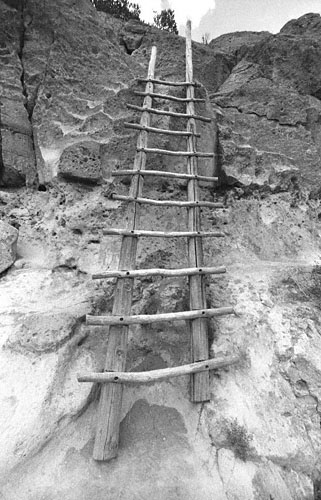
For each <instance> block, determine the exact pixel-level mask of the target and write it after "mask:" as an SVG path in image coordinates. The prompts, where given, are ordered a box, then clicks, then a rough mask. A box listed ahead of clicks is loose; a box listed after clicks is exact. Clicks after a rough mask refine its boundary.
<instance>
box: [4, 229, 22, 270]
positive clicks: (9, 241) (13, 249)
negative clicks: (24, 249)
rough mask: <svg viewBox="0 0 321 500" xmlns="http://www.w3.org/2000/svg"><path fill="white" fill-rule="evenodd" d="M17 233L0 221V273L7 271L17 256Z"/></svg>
mask: <svg viewBox="0 0 321 500" xmlns="http://www.w3.org/2000/svg"><path fill="white" fill-rule="evenodd" d="M17 240H18V231H17V229H16V228H15V227H12V226H9V224H6V223H5V222H1V221H0V273H3V271H5V270H6V269H8V268H9V267H10V266H12V264H13V263H14V261H15V260H16V256H17Z"/></svg>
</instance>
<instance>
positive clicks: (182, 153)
mask: <svg viewBox="0 0 321 500" xmlns="http://www.w3.org/2000/svg"><path fill="white" fill-rule="evenodd" d="M137 151H142V152H143V153H159V154H163V155H170V156H198V157H199V158H213V156H214V153H198V152H196V151H170V150H168V149H156V148H137Z"/></svg>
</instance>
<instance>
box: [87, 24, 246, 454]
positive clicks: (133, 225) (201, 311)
mask: <svg viewBox="0 0 321 500" xmlns="http://www.w3.org/2000/svg"><path fill="white" fill-rule="evenodd" d="M155 64H156V47H153V48H152V52H151V58H150V63H149V68H148V76H147V79H146V80H141V81H143V82H145V83H146V89H145V92H135V93H136V94H138V95H141V96H143V97H144V102H143V106H142V107H138V106H134V105H128V107H129V108H131V109H135V110H137V111H140V112H141V121H140V124H132V123H127V124H126V126H127V127H130V128H133V129H137V130H139V135H138V141H137V152H136V155H135V161H134V168H133V170H118V171H114V172H112V174H113V175H114V176H131V185H130V192H129V196H120V195H113V199H115V200H121V201H123V200H124V201H128V202H132V203H131V205H132V211H131V212H130V214H129V217H128V223H127V227H126V228H125V229H106V230H104V234H105V235H120V236H122V244H121V250H120V259H119V266H118V270H117V271H108V272H103V273H100V274H96V275H94V276H93V278H94V279H102V278H115V277H116V278H117V281H116V288H115V293H114V303H113V310H112V315H111V316H87V324H88V325H104V326H106V325H108V326H109V335H108V342H107V356H106V362H105V367H104V371H103V372H102V373H88V374H80V375H78V380H79V381H80V382H99V383H101V384H103V385H102V387H101V394H100V400H99V408H98V418H97V431H96V439H95V445H94V452H93V456H94V459H95V460H110V459H111V458H114V457H116V456H117V453H118V441H119V424H120V413H121V405H122V392H123V384H124V383H136V384H138V383H146V382H151V381H160V380H164V379H167V378H170V377H176V376H179V375H185V374H192V375H191V401H193V402H195V403H198V402H202V401H208V400H209V399H210V384H209V370H211V369H218V368H222V367H226V366H229V365H231V364H234V363H236V362H237V361H238V359H239V358H238V357H237V356H226V357H224V358H215V359H209V347H208V327H207V318H210V317H214V316H220V315H224V314H232V313H233V312H234V310H233V308H232V307H221V308H216V309H207V308H206V295H205V279H204V278H205V276H206V275H209V274H217V275H219V274H223V273H225V272H226V269H225V268H224V267H204V262H203V260H204V259H203V245H202V239H203V238H204V237H209V238H212V237H214V238H217V237H223V236H224V234H223V233H222V232H220V231H213V232H204V231H202V230H201V222H200V209H201V207H211V208H213V209H216V208H223V205H222V204H220V203H212V202H207V201H206V202H204V201H200V199H199V182H200V181H202V182H209V183H213V182H214V181H217V178H215V177H209V176H202V175H199V174H198V161H197V159H198V158H199V157H202V158H213V153H201V152H198V151H197V149H196V138H197V137H199V134H197V132H196V120H199V121H203V122H211V119H210V118H207V117H205V116H198V115H197V114H195V109H194V104H195V103H196V102H204V100H203V99H196V98H195V96H194V89H195V87H196V83H195V82H194V81H193V66H192V41H191V23H190V22H188V23H187V30H186V81H185V82H170V81H162V80H157V79H155ZM154 84H161V85H167V86H174V87H176V86H183V87H185V88H186V98H180V97H175V96H170V95H167V94H160V93H155V92H154ZM153 98H155V99H157V98H161V99H168V100H172V101H176V102H184V103H186V113H176V112H171V111H162V110H159V109H154V108H152V99H153ZM152 114H157V115H164V116H173V117H181V118H185V119H186V120H187V127H186V130H184V131H176V130H175V131H174V130H164V129H159V128H154V127H152V126H151V115H152ZM149 133H160V134H166V135H169V136H183V137H186V139H187V151H168V150H162V149H152V148H148V134H149ZM149 153H159V154H164V155H174V156H186V157H187V173H174V172H162V171H157V170H147V169H146V168H145V167H146V156H147V154H149ZM145 176H160V177H165V178H170V179H171V178H174V179H187V180H188V184H187V193H188V199H187V201H171V200H152V199H149V198H143V197H142V193H143V183H144V177H145ZM142 204H150V205H156V206H175V207H182V208H187V210H188V228H187V231H176V232H163V231H144V230H141V229H139V222H140V207H141V205H142ZM146 237H153V238H155V237H161V238H187V246H188V261H189V266H190V267H189V268H188V269H168V270H165V269H143V270H136V269H135V268H136V254H137V244H138V240H139V238H146ZM146 276H164V277H168V276H169V277H171V276H188V278H189V290H190V292H189V294H190V310H189V311H185V312H175V313H167V314H153V315H136V316H133V315H131V314H130V313H131V305H132V296H133V288H134V279H135V278H141V277H146ZM177 320H189V321H191V351H192V358H193V359H192V363H191V364H188V365H183V366H179V367H174V368H165V369H162V370H152V371H149V372H141V373H139V372H134V373H128V372H127V373H126V372H125V367H126V366H125V365H126V354H127V341H128V331H129V325H132V324H146V323H153V322H160V321H163V322H166V321H177Z"/></svg>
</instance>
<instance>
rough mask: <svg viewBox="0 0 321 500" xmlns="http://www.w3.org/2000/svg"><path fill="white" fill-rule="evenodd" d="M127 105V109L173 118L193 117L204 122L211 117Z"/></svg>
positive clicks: (207, 121) (209, 121) (208, 120)
mask: <svg viewBox="0 0 321 500" xmlns="http://www.w3.org/2000/svg"><path fill="white" fill-rule="evenodd" d="M127 107H128V108H129V109H134V110H135V111H147V112H148V113H153V114H155V115H162V116H173V117H175V118H194V120H199V121H201V122H206V123H211V121H212V119H211V118H207V117H206V116H199V115H190V114H188V113H176V112H174V111H163V110H162V109H155V108H140V107H139V106H135V104H127Z"/></svg>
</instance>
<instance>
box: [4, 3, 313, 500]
mask: <svg viewBox="0 0 321 500" xmlns="http://www.w3.org/2000/svg"><path fill="white" fill-rule="evenodd" d="M0 19H1V21H0V23H1V30H0V42H1V43H0V65H1V73H0V74H1V77H0V85H1V93H0V95H1V97H0V103H1V107H0V128H1V142H0V144H1V149H0V153H1V154H0V175H1V184H2V190H1V193H0V212H1V217H2V220H3V221H4V223H6V224H10V226H11V227H13V226H14V227H15V228H19V240H18V248H17V251H18V254H19V259H18V260H16V262H15V263H14V265H12V266H11V268H10V269H8V271H7V272H6V273H5V274H3V275H2V276H1V279H0V294H1V301H0V315H1V326H0V330H1V336H0V338H1V352H0V358H1V363H0V366H1V373H0V407H1V412H0V420H1V429H2V432H1V435H0V470H1V473H0V492H1V494H0V496H1V497H2V498H4V499H5V500H13V499H16V498H23V499H24V500H35V499H40V498H46V500H47V499H48V500H56V499H57V500H58V499H60V498H61V496H62V495H63V496H64V497H65V498H66V500H76V499H77V500H89V499H91V498H95V499H97V500H100V499H101V500H102V499H105V498H107V497H108V498H110V499H111V500H114V499H115V500H116V498H120V497H121V498H122V499H124V500H131V499H134V498H138V497H139V498H154V499H156V500H165V499H166V500H167V499H168V498H171V499H177V500H181V499H184V500H185V499H193V500H198V499H199V500H201V499H202V500H204V499H210V498H211V499H212V498H216V499H218V500H231V499H233V500H258V499H260V500H261V499H266V500H271V499H272V498H273V499H278V500H303V499H304V500H312V498H314V491H313V490H314V489H315V491H317V488H318V484H319V481H320V477H321V469H320V464H319V460H318V458H319V456H320V452H321V433H320V409H319V401H320V399H321V384H320V380H321V378H320V373H321V364H320V356H319V351H320V349H321V341H320V338H321V337H320V332H321V324H320V320H319V317H320V286H321V278H320V276H321V274H320V268H321V264H320V244H321V243H320V235H321V232H320V231H321V227H320V220H321V207H320V192H321V189H320V187H321V186H320V152H321V129H320V123H321V119H320V111H321V108H320V100H319V98H320V85H319V82H320V81H321V67H320V55H321V54H320V52H321V38H320V33H321V19H320V16H318V15H315V14H308V15H306V16H303V17H302V18H300V19H298V20H295V21H291V22H290V23H288V24H287V25H286V26H285V27H284V28H283V29H282V30H281V32H280V33H279V34H277V35H271V34H269V33H237V34H236V35H234V34H228V35H224V36H222V37H219V38H218V39H217V40H214V41H212V42H211V43H210V45H209V46H204V45H200V44H194V46H193V53H194V54H193V55H194V70H195V78H196V79H197V80H198V81H199V82H200V83H201V87H200V88H199V89H198V90H197V93H198V94H197V96H200V97H201V96H202V97H205V98H206V104H205V105H200V106H199V107H198V108H197V111H198V112H199V113H200V114H207V115H208V116H212V117H216V118H217V126H215V125H214V123H213V124H212V125H210V126H207V125H203V124H199V125H198V128H199V131H200V132H201V134H202V139H201V140H200V141H199V145H198V147H199V149H200V150H201V151H211V150H213V149H215V151H216V152H217V162H216V170H217V172H219V173H220V175H221V182H220V186H219V188H218V190H217V191H216V194H215V195H214V198H215V199H216V200H217V201H226V203H227V206H226V208H225V209H224V210H221V211H218V212H215V213H212V212H211V210H208V209H204V210H203V212H202V223H203V227H204V229H207V230H211V229H213V228H214V229H221V230H224V231H225V232H226V238H225V239H224V240H220V241H205V244H204V251H205V263H206V264H207V265H218V264H219V265H220V264H223V265H224V264H225V265H226V266H227V268H228V274H227V275H226V276H222V277H220V278H218V277H212V278H210V279H209V280H208V284H207V295H208V302H209V304H208V305H209V306H212V307H218V306H223V305H229V304H233V305H235V308H236V312H237V314H236V315H235V316H233V317H226V318H220V319H218V320H215V321H214V320H213V321H211V322H210V325H209V326H210V332H211V355H212V356H216V355H224V354H232V353H240V354H241V356H242V363H241V364H240V365H239V366H236V367H233V368H231V369H229V370H226V371H220V372H218V373H213V374H212V375H211V388H212V399H211V401H210V402H209V403H206V404H204V405H192V404H191V403H190V402H189V398H188V383H189V381H188V379H185V378H182V379H175V380H172V381H169V382H163V383H161V384H157V385H154V386H147V387H139V388H137V387H125V388H124V404H123V408H122V415H121V418H122V423H121V443H120V455H119V458H118V459H117V460H116V461H113V462H111V463H107V464H101V463H99V464H98V463H95V462H93V461H92V459H91V456H92V448H93V436H94V428H95V417H96V409H97V391H96V389H95V387H91V386H90V384H78V383H77V379H76V374H77V372H78V371H84V370H85V371H86V370H89V371H90V370H92V369H93V370H96V369H97V370H100V369H101V366H102V364H103V360H104V356H105V337H106V334H107V332H106V331H105V330H104V329H101V328H93V327H92V328H90V329H89V328H86V327H85V325H84V315H85V314H86V313H92V314H99V313H105V314H108V313H109V312H110V311H111V307H112V301H113V297H112V293H113V283H112V282H103V281H98V282H97V281H93V280H92V279H91V274H92V273H95V272H98V271H101V270H103V269H114V268H116V267H117V264H118V258H119V249H120V239H119V238H117V237H110V238H103V237H102V231H103V229H104V228H105V227H123V226H124V224H125V221H126V217H127V216H128V210H130V206H129V207H128V206H127V205H126V204H122V203H119V202H116V201H113V200H111V199H110V193H111V192H112V191H117V192H118V193H120V194H127V192H128V183H129V179H128V178H124V179H123V180H122V181H118V180H117V181H116V179H115V178H113V177H112V176H111V172H112V170H115V169H118V168H131V167H132V162H133V157H134V153H135V144H136V133H135V132H133V131H129V130H128V129H125V127H124V122H125V121H137V120H138V119H139V114H136V113H133V112H132V111H129V110H128V109H127V107H126V103H128V102H131V103H136V104H140V103H141V99H140V98H138V97H137V96H135V95H134V93H133V91H134V90H142V89H143V87H142V86H141V85H140V84H138V82H137V80H136V79H137V77H145V76H146V71H147V66H148V60H149V55H150V49H151V45H152V44H153V43H155V44H156V45H157V48H158V57H157V67H156V77H157V78H168V79H176V80H182V79H184V74H185V60H184V52H185V44H184V39H182V38H181V37H177V36H175V35H172V34H167V33H163V32H160V31H158V30H156V29H155V28H152V27H150V26H145V25H142V24H140V23H137V22H129V23H127V24H126V23H122V22H121V21H120V20H117V19H114V18H112V17H110V16H108V15H106V14H103V13H98V12H96V11H95V9H94V8H93V6H92V5H91V3H90V2H89V0H81V1H80V0H79V1H77V2H74V1H73V0H57V1H56V2H44V1H40V0H26V1H22V0H21V1H19V0H6V1H5V2H4V1H3V0H0ZM156 90H157V91H161V92H166V91H168V89H164V88H163V87H156ZM171 92H175V93H176V95H178V96H183V91H181V90H175V89H174V90H171ZM155 105H156V106H158V107H160V108H163V109H165V106H166V109H172V110H177V111H179V110H182V109H183V108H182V107H180V105H177V104H173V103H168V102H166V101H158V102H157V103H155ZM153 124H154V125H155V126H159V127H161V128H172V129H181V128H184V127H185V123H184V121H183V120H177V119H173V118H163V117H159V118H154V120H153ZM149 145H150V146H158V147H162V148H169V149H180V150H181V149H185V142H184V140H179V139H177V138H174V139H170V140H168V139H166V138H165V137H162V138H160V139H159V138H158V139H157V138H156V137H155V136H154V137H151V138H150V142H149ZM147 167H148V168H157V169H159V170H162V169H164V170H165V169H167V170H173V171H184V169H185V168H186V166H185V163H184V161H183V160H178V159H177V158H171V157H169V158H166V160H164V159H163V158H159V157H157V156H155V157H151V158H148V163H147ZM200 170H201V172H202V173H206V174H209V175H212V174H213V173H214V166H213V165H212V164H211V163H210V162H205V160H204V161H201V162H200ZM25 185H27V187H24V186H25ZM30 187H38V189H34V190H31V189H30ZM144 194H146V195H147V196H149V197H151V198H160V199H168V198H170V199H181V200H183V199H185V197H186V185H185V182H184V181H174V182H173V181H168V180H165V179H153V178H150V179H147V180H146V182H145V185H144ZM202 198H203V199H206V200H213V189H212V188H211V187H208V186H207V187H203V189H202ZM185 220H186V219H185V212H184V213H182V211H181V210H180V209H178V208H168V209H166V210H165V209H164V210H159V209H158V208H157V207H156V208H155V207H152V208H150V207H149V208H148V209H142V221H141V226H142V227H144V228H145V229H156V228H157V229H163V230H179V229H183V227H185V226H184V224H185ZM0 229H1V228H0ZM14 232H15V233H16V230H14ZM8 243H9V246H10V241H9V240H8V238H7V239H6V244H7V245H8ZM10 248H11V247H10ZM1 258H2V253H1ZM11 263H12V262H11ZM186 265H187V262H186V248H185V243H184V242H183V241H182V242H180V241H179V242H175V241H166V242H165V241H154V240H146V241H145V242H144V244H143V245H139V248H138V267H140V268H148V267H184V266H186ZM187 308H188V288H187V283H186V281H185V280H183V279H174V280H170V279H164V280H157V279H155V280H147V279H145V280H137V281H136V286H135V293H134V301H133V312H134V313H135V314H144V313H149V314H152V313H157V312H165V311H166V312H169V311H181V310H185V309H187ZM188 361H189V331H188V325H186V324H185V323H177V324H176V323H175V324H169V325H163V324H153V325H150V326H148V327H146V326H142V327H135V328H133V329H132V330H131V331H130V342H129V351H128V366H127V368H128V370H148V369H153V368H162V367H165V366H173V365H178V364H183V363H184V362H188Z"/></svg>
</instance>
